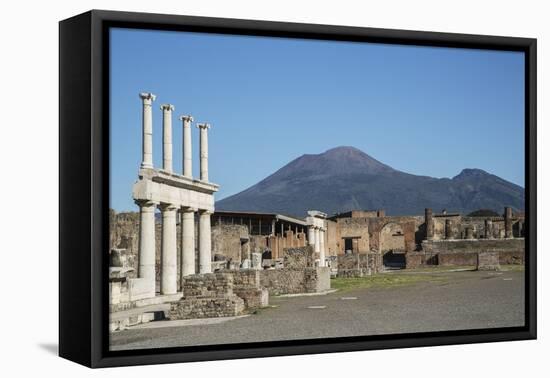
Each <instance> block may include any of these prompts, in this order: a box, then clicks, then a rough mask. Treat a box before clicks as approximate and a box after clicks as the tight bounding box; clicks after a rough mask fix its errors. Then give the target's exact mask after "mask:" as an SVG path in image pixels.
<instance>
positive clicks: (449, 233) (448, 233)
mask: <svg viewBox="0 0 550 378" xmlns="http://www.w3.org/2000/svg"><path fill="white" fill-rule="evenodd" d="M452 238H453V224H452V222H451V220H450V219H445V239H448V240H450V239H452Z"/></svg>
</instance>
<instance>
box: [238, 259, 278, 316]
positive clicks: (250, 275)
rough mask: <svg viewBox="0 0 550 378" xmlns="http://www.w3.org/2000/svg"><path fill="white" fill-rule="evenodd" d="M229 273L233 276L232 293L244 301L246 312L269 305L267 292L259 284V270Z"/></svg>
mask: <svg viewBox="0 0 550 378" xmlns="http://www.w3.org/2000/svg"><path fill="white" fill-rule="evenodd" d="M230 273H231V275H232V276H233V292H234V293H235V294H236V295H237V296H238V297H240V298H241V299H242V300H243V301H244V305H245V308H246V310H247V312H251V311H252V310H255V309H258V308H262V307H266V306H267V305H268V304H269V292H268V290H267V289H266V288H264V287H262V286H261V284H260V271H259V270H256V269H246V270H236V271H232V272H230Z"/></svg>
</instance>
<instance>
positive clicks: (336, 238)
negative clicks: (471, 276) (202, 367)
mask: <svg viewBox="0 0 550 378" xmlns="http://www.w3.org/2000/svg"><path fill="white" fill-rule="evenodd" d="M140 98H141V100H142V132H143V135H142V141H143V143H142V159H141V165H140V168H139V171H138V180H137V181H136V182H135V184H134V186H133V189H132V195H133V198H134V200H135V203H136V204H137V206H138V207H139V213H120V214H116V213H114V212H111V232H110V244H111V250H110V277H109V287H110V305H111V329H112V330H113V331H114V330H119V329H124V328H125V327H128V326H130V325H133V324H138V323H143V322H148V321H151V320H155V319H163V318H166V317H168V318H169V319H190V318H204V317H227V316H238V315H242V314H246V313H251V312H253V311H255V310H256V309H258V308H261V307H265V306H267V305H268V303H269V295H283V294H293V295H294V294H307V293H309V294H311V293H324V292H327V291H328V290H330V287H331V284H330V278H331V277H344V278H349V277H364V276H369V275H373V274H377V273H380V272H384V271H387V270H392V269H415V268H419V267H430V266H455V265H456V266H472V267H474V268H475V269H478V270H498V269H499V268H500V265H501V264H502V265H508V264H523V263H524V260H525V243H524V236H525V234H526V223H525V216H524V214H523V213H520V212H514V211H513V209H512V208H511V207H506V208H505V209H504V212H503V214H502V216H483V215H482V216H479V215H478V216H474V215H470V216H467V215H462V214H458V213H448V212H447V211H446V210H443V211H441V212H440V213H434V211H433V210H432V209H429V208H427V209H425V211H424V214H423V215H417V216H395V215H391V216H390V215H387V214H386V212H385V211H384V210H383V209H378V210H352V211H348V212H345V213H338V214H334V215H331V216H329V215H327V214H325V213H323V212H322V211H318V210H310V211H308V212H307V215H306V216H305V217H304V218H299V217H295V216H289V215H285V214H276V213H261V212H247V211H246V209H243V211H216V210H215V208H214V193H215V192H216V191H218V189H219V186H218V185H217V184H214V183H212V182H210V181H209V176H208V131H209V129H210V125H209V124H207V123H199V124H197V125H196V126H197V128H198V129H199V133H200V148H199V149H200V153H199V156H200V174H199V177H198V178H196V177H193V172H192V145H191V137H192V135H191V130H192V129H191V125H192V123H193V121H194V120H193V117H192V116H190V115H183V116H181V117H180V120H181V122H182V128H183V133H182V134H183V141H182V148H183V154H182V156H183V159H182V160H183V161H182V167H183V169H182V172H180V173H178V172H175V171H174V164H173V140H172V139H173V138H172V113H173V111H174V109H175V108H174V106H173V105H171V104H164V105H162V106H161V107H160V108H161V110H162V134H163V136H162V168H155V167H154V166H153V110H152V104H153V101H154V100H155V95H153V94H151V93H141V94H140ZM157 210H159V211H160V217H159V218H158V219H157V217H156V211H157Z"/></svg>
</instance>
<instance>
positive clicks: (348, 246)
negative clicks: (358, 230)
mask: <svg viewBox="0 0 550 378" xmlns="http://www.w3.org/2000/svg"><path fill="white" fill-rule="evenodd" d="M344 252H345V253H352V252H353V239H352V238H346V239H344Z"/></svg>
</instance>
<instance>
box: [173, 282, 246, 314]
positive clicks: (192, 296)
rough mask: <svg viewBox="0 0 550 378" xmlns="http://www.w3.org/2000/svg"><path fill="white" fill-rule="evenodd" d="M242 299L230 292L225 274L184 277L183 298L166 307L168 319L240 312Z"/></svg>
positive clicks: (242, 309)
mask: <svg viewBox="0 0 550 378" xmlns="http://www.w3.org/2000/svg"><path fill="white" fill-rule="evenodd" d="M244 310H245V302H244V300H243V299H242V298H240V297H238V296H237V295H236V294H235V293H234V292H233V276H232V275H231V274H228V273H207V274H195V275H192V276H187V277H184V280H183V297H182V298H181V299H180V300H179V301H177V302H173V303H172V304H171V306H170V311H169V317H170V319H172V320H174V319H196V318H217V317H226V316H238V315H242V314H243V313H244Z"/></svg>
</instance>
